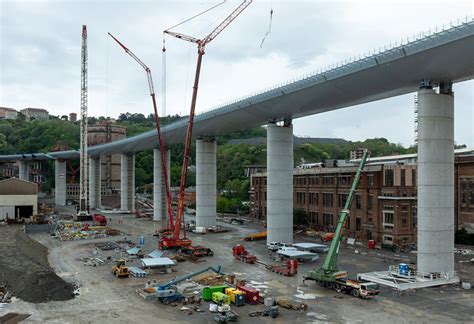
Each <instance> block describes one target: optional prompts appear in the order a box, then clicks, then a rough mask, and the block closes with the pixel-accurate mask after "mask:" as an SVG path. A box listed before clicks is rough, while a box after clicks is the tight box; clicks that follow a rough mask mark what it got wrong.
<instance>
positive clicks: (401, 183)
mask: <svg viewBox="0 0 474 324" xmlns="http://www.w3.org/2000/svg"><path fill="white" fill-rule="evenodd" d="M400 186H402V187H405V169H401V170H400Z"/></svg>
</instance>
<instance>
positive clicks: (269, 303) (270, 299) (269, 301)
mask: <svg viewBox="0 0 474 324" xmlns="http://www.w3.org/2000/svg"><path fill="white" fill-rule="evenodd" d="M274 303H275V300H274V299H273V297H265V299H264V300H263V304H264V305H265V306H267V307H271V306H273V304H274Z"/></svg>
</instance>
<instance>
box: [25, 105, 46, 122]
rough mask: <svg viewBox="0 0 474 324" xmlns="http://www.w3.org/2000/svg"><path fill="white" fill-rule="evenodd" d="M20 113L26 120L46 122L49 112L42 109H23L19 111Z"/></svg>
mask: <svg viewBox="0 0 474 324" xmlns="http://www.w3.org/2000/svg"><path fill="white" fill-rule="evenodd" d="M20 112H21V113H22V114H23V115H25V117H26V119H28V120H32V119H36V120H48V119H49V112H48V111H47V110H46V109H43V108H25V109H22V110H20Z"/></svg>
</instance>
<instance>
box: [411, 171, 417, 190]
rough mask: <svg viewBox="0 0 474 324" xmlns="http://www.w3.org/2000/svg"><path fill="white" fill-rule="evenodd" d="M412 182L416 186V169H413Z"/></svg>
mask: <svg viewBox="0 0 474 324" xmlns="http://www.w3.org/2000/svg"><path fill="white" fill-rule="evenodd" d="M411 183H412V184H413V187H416V169H411Z"/></svg>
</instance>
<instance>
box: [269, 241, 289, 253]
mask: <svg viewBox="0 0 474 324" xmlns="http://www.w3.org/2000/svg"><path fill="white" fill-rule="evenodd" d="M289 246H290V245H289V244H287V243H280V242H270V243H268V244H267V248H268V249H269V250H271V251H277V250H278V249H281V248H282V247H289Z"/></svg>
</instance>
